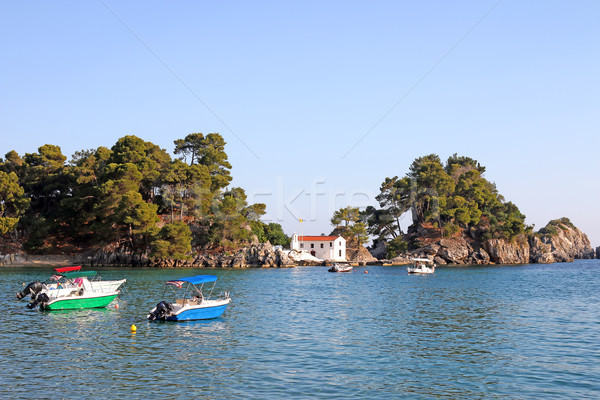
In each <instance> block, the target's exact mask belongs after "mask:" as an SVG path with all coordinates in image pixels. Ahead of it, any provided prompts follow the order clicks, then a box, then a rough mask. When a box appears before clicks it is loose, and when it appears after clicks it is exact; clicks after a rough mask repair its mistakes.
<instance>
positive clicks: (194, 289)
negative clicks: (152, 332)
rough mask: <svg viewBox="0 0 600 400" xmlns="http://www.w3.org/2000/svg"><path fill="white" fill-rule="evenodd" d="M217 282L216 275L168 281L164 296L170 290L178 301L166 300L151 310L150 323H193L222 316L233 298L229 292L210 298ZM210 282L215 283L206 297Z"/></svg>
mask: <svg viewBox="0 0 600 400" xmlns="http://www.w3.org/2000/svg"><path fill="white" fill-rule="evenodd" d="M216 281H217V277H216V276H215V275H196V276H191V277H188V278H179V279H177V280H172V281H167V282H166V283H165V290H164V291H163V296H164V295H165V292H166V291H167V288H170V289H172V291H173V294H174V295H175V297H176V299H175V301H174V302H173V303H170V302H168V301H164V300H163V301H161V302H160V303H158V304H157V305H156V307H154V308H153V309H152V310H150V313H149V314H148V319H149V320H150V321H156V320H158V321H192V320H197V319H212V318H217V317H219V316H221V314H223V313H224V312H225V309H226V308H227V305H228V304H229V303H230V302H231V298H230V297H229V293H227V292H225V293H223V294H222V295H221V296H220V297H219V298H216V299H211V298H210V296H211V295H212V292H213V290H214V287H215V284H216ZM208 282H214V283H213V286H212V288H211V289H210V293H209V294H208V295H207V296H204V293H203V288H204V284H205V283H208ZM198 285H199V286H198ZM178 289H179V290H178Z"/></svg>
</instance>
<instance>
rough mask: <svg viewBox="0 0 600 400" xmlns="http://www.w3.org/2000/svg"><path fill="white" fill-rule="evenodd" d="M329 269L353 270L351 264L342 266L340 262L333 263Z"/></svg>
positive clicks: (336, 270)
mask: <svg viewBox="0 0 600 400" xmlns="http://www.w3.org/2000/svg"><path fill="white" fill-rule="evenodd" d="M327 271H329V272H352V266H351V265H347V266H342V265H340V264H337V263H336V264H333V266H332V267H331V268H329V269H328V270H327Z"/></svg>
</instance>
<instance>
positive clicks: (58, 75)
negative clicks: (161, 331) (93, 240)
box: [0, 0, 600, 246]
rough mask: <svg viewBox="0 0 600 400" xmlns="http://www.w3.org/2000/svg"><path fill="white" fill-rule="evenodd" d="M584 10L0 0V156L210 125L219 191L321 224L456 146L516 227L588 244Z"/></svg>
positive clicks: (589, 104) (598, 216) (594, 31)
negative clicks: (218, 158) (237, 189)
mask: <svg viewBox="0 0 600 400" xmlns="http://www.w3.org/2000/svg"><path fill="white" fill-rule="evenodd" d="M598 21H600V2H598V1H573V2H565V1H530V2H522V1H509V0H505V1H500V2H497V1H458V2H448V1H423V2H402V1H376V2H366V1H364V2H356V1H327V2H320V1H319V2H317V1H285V2H260V1H256V2H247V1H229V2H208V1H177V2H148V1H143V2H142V1H128V2H117V1H114V0H105V1H86V2H80V1H52V2H41V1H38V2H22V1H12V2H9V1H4V2H2V3H0V40H1V42H0V43H1V48H0V61H1V63H0V134H1V135H2V141H1V146H0V155H3V154H5V153H6V152H8V151H9V150H16V151H17V152H18V153H19V154H21V155H23V154H24V153H28V152H30V153H31V152H35V151H36V150H37V148H38V147H39V146H41V145H43V144H46V143H49V144H55V145H58V146H60V147H61V148H62V150H63V153H64V154H65V155H67V156H70V155H72V154H73V153H74V152H75V151H77V150H80V149H87V148H95V147H98V146H107V147H110V146H112V145H113V144H114V143H115V142H116V140H117V139H118V138H120V137H122V136H124V135H128V134H131V135H136V136H139V137H141V138H143V139H145V140H148V141H151V142H153V143H156V144H158V145H160V146H161V147H163V148H165V149H166V150H168V151H169V152H172V150H173V141H174V140H175V139H178V138H183V137H185V135H187V134H188V133H192V132H203V133H210V132H219V133H221V134H222V135H223V136H224V137H225V139H226V141H227V142H228V144H227V148H226V149H227V152H228V154H229V158H230V161H231V163H232V164H233V171H232V174H233V176H234V182H233V184H234V185H236V186H241V187H243V188H244V189H246V191H247V193H248V194H249V197H250V200H253V201H255V202H264V203H266V204H267V206H268V214H267V218H268V219H269V220H271V221H275V222H279V223H281V224H282V225H283V227H284V228H285V230H286V232H287V233H288V234H291V233H292V232H293V231H295V230H297V229H298V223H297V218H298V217H301V218H304V219H305V222H304V224H303V228H302V229H303V231H304V233H305V234H320V233H329V231H330V230H331V226H330V225H329V219H330V217H331V214H332V212H333V211H334V210H335V209H338V208H340V207H344V206H346V205H348V204H351V205H358V206H366V205H369V204H375V199H374V196H375V195H376V194H377V193H378V189H379V185H380V184H381V182H382V180H383V179H384V178H385V177H387V176H394V175H399V176H402V175H404V174H405V173H406V172H407V170H408V167H409V165H410V163H411V162H412V160H414V158H416V157H418V156H422V155H425V154H429V153H437V154H438V155H439V156H440V157H441V158H442V159H443V160H445V159H446V158H447V157H448V156H449V155H451V154H453V153H459V154H460V155H466V156H470V157H473V158H476V159H477V160H479V161H480V162H481V163H482V164H483V165H485V166H486V167H487V172H486V178H487V179H489V180H490V181H493V182H495V183H496V184H497V186H498V189H499V191H500V193H502V194H503V195H504V196H505V198H506V199H507V200H510V201H513V202H514V203H515V204H517V205H518V206H519V208H520V209H521V211H522V212H523V213H524V214H525V215H526V216H527V223H529V224H535V225H536V229H539V228H541V227H542V226H544V225H545V224H546V223H547V222H548V221H549V220H550V219H555V218H560V217H563V216H566V217H569V218H570V219H571V220H572V221H573V222H574V223H575V224H576V225H577V226H578V227H580V228H581V229H582V230H583V231H584V232H586V233H587V234H588V236H589V237H590V239H591V241H592V245H593V246H598V245H600V186H599V185H598V180H599V179H598V178H599V177H598V173H599V171H600V168H599V167H600V161H599V160H600V157H599V156H598V152H599V150H600V139H599V137H600V24H599V23H598ZM405 222H406V223H408V222H409V221H408V218H406V221H405Z"/></svg>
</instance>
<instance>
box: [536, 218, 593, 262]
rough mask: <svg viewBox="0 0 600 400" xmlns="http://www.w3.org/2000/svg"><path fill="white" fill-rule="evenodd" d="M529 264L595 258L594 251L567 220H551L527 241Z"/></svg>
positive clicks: (586, 239) (586, 238) (588, 242)
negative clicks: (529, 252) (529, 251)
mask: <svg viewBox="0 0 600 400" xmlns="http://www.w3.org/2000/svg"><path fill="white" fill-rule="evenodd" d="M529 242H530V246H531V247H532V256H531V262H537V263H552V262H570V261H573V259H590V258H595V256H596V251H594V249H593V248H592V246H591V245H590V240H589V239H588V237H587V235H586V234H585V233H583V232H581V231H580V230H579V229H578V228H577V227H576V226H575V225H573V223H571V221H569V219H568V218H561V219H556V220H552V221H550V222H549V223H548V225H546V226H545V227H544V228H542V229H540V230H539V232H537V233H536V234H535V235H534V236H532V237H531V238H530V240H529Z"/></svg>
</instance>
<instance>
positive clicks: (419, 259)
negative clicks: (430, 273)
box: [411, 258, 433, 263]
mask: <svg viewBox="0 0 600 400" xmlns="http://www.w3.org/2000/svg"><path fill="white" fill-rule="evenodd" d="M411 260H413V261H422V262H430V263H432V262H433V260H430V259H429V258H411Z"/></svg>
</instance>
